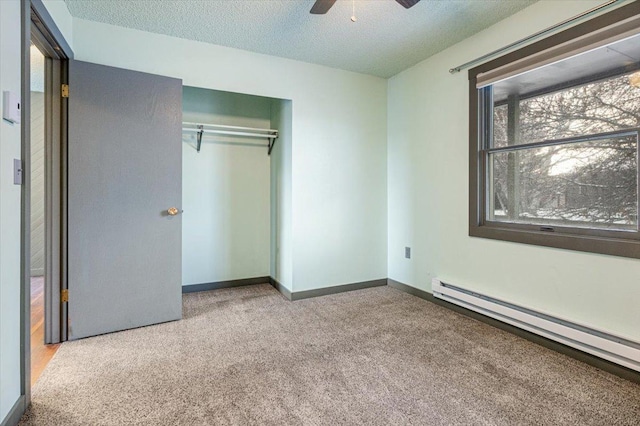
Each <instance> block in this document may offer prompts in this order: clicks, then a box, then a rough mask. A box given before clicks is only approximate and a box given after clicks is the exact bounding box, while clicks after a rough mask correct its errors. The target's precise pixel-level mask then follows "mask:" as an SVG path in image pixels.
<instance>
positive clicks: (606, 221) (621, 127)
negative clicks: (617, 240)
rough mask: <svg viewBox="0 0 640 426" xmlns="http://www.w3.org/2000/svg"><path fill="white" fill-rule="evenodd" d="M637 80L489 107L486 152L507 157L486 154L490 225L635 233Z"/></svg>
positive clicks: (639, 121)
mask: <svg viewBox="0 0 640 426" xmlns="http://www.w3.org/2000/svg"><path fill="white" fill-rule="evenodd" d="M638 79H640V73H639V72H638V71H635V72H631V73H627V74H623V75H619V76H617V77H613V78H608V79H605V80H600V81H595V82H591V83H588V84H584V85H580V86H574V87H570V88H566V89H562V90H558V91H555V92H552V93H547V94H543V95H539V96H533V97H526V98H525V97H523V98H522V99H520V98H519V97H518V96H517V95H510V96H509V97H508V99H507V100H506V101H505V100H502V101H501V102H499V103H497V104H496V105H494V107H493V140H492V145H491V148H505V150H502V151H499V152H493V153H490V154H488V155H489V158H488V167H489V173H490V176H489V180H488V183H489V200H488V209H489V211H488V219H489V220H493V221H498V222H500V221H502V222H513V223H527V224H540V225H560V226H562V225H566V226H572V227H586V228H601V229H614V230H636V229H637V227H638V217H637V215H638V128H640V84H637V80H638ZM543 141H546V142H548V144H545V145H544V146H535V147H529V148H526V147H519V145H526V144H530V143H537V142H543ZM509 148H512V149H509Z"/></svg>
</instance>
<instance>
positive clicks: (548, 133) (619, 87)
mask: <svg viewBox="0 0 640 426" xmlns="http://www.w3.org/2000/svg"><path fill="white" fill-rule="evenodd" d="M498 84H502V83H498ZM518 96H519V95H517V94H516V95H511V96H510V97H509V98H507V100H505V101H502V102H500V103H498V104H497V105H495V106H494V112H493V133H494V140H493V146H494V147H503V146H507V145H518V144H524V143H532V142H540V141H544V140H554V139H562V138H567V137H575V136H584V135H589V134H597V133H604V132H610V131H615V130H621V129H628V128H637V127H640V71H635V72H632V73H627V74H625V75H621V76H618V77H614V78H609V79H607V80H602V81H597V82H593V83H589V84H585V85H582V86H577V87H572V88H568V89H563V90H560V91H556V92H553V93H548V94H545V95H541V96H535V97H530V98H525V99H519V98H518ZM505 102H506V103H505ZM510 120H511V124H510ZM509 125H511V128H509Z"/></svg>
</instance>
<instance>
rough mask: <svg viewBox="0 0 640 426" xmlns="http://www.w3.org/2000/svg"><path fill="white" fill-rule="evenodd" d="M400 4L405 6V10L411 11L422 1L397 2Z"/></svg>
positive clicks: (402, 0) (399, 0)
mask: <svg viewBox="0 0 640 426" xmlns="http://www.w3.org/2000/svg"><path fill="white" fill-rule="evenodd" d="M396 1H397V2H398V3H400V4H401V5H402V6H404V8H405V9H409V8H410V7H412V6H415V5H416V3H418V2H419V1H420V0H396Z"/></svg>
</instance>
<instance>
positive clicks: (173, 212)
mask: <svg viewBox="0 0 640 426" xmlns="http://www.w3.org/2000/svg"><path fill="white" fill-rule="evenodd" d="M167 213H169V216H175V215H177V214H178V213H180V210H178V209H177V208H175V207H169V208H168V209H167Z"/></svg>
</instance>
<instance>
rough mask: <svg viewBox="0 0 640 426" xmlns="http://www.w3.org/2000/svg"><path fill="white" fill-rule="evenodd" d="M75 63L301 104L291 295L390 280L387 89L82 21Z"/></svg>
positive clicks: (380, 83) (322, 70)
mask: <svg viewBox="0 0 640 426" xmlns="http://www.w3.org/2000/svg"><path fill="white" fill-rule="evenodd" d="M73 37H74V51H75V56H76V59H78V60H84V61H88V62H95V63H99V64H104V65H111V66H116V67H120V68H127V69H132V70H137V71H144V72H150V73H155V74H160V75H166V76H170V77H177V78H181V79H183V82H184V84H185V85H187V86H194V87H202V88H209V89H217V90H224V91H229V92H238V93H247V94H253V95H260V96H267V97H271V98H279V99H289V100H292V102H293V106H294V108H293V124H292V136H291V138H292V141H293V146H292V168H293V170H292V183H291V185H292V189H291V191H292V213H291V221H292V224H291V226H292V241H293V244H292V252H293V253H295V256H294V257H293V261H294V264H293V274H292V279H293V282H292V290H293V291H301V290H308V289H312V288H319V287H327V286H333V285H340V284H344V283H351V282H358V281H366V280H372V279H377V278H384V277H386V276H387V260H386V259H387V253H386V247H387V245H386V242H387V229H386V227H387V196H386V191H387V188H386V155H387V152H386V123H387V120H386V90H387V86H386V81H385V80H383V79H380V78H377V77H371V76H366V75H361V74H356V73H352V72H347V71H341V70H337V69H332V68H327V67H322V66H319V65H313V64H308V63H303V62H298V61H293V60H289V59H282V58H276V57H272V56H267V55H261V54H257V53H252V52H246V51H241V50H237V49H232V48H226V47H221V46H214V45H210V44H206V43H200V42H194V41H189V40H184V39H179V38H174V37H168V36H163V35H158V34H151V33H146V32H143V31H137V30H132V29H126V28H121V27H116V26H112V25H107V24H101V23H97V22H90V21H86V20H82V19H74V21H73Z"/></svg>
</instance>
